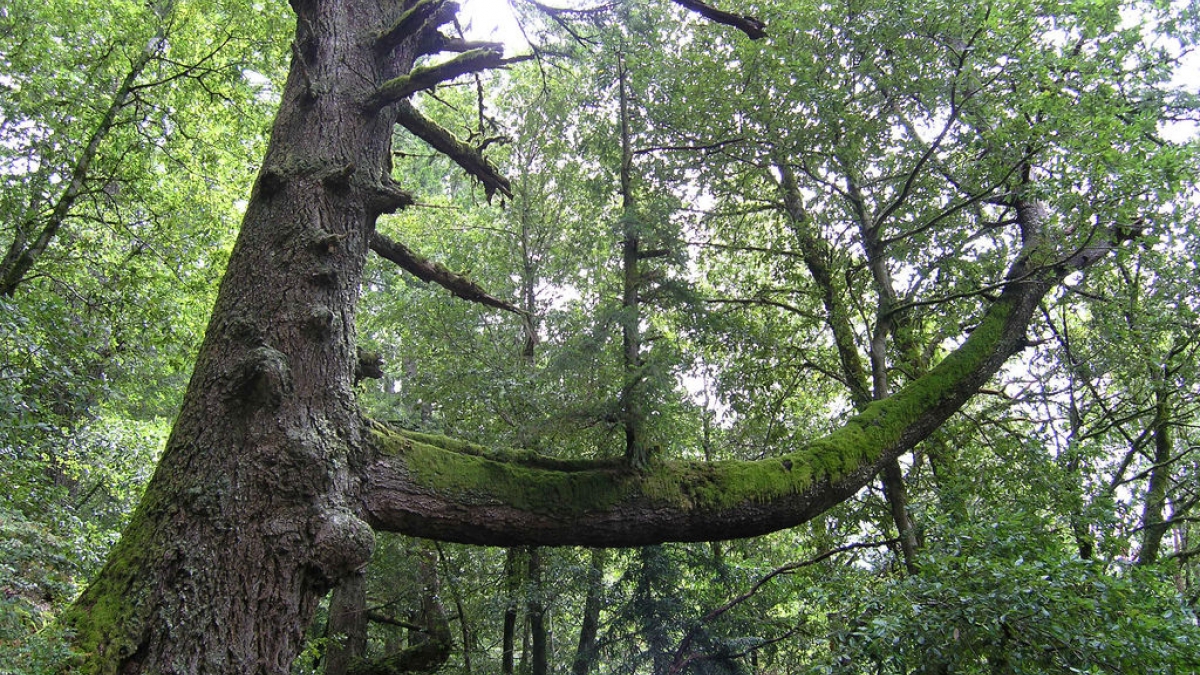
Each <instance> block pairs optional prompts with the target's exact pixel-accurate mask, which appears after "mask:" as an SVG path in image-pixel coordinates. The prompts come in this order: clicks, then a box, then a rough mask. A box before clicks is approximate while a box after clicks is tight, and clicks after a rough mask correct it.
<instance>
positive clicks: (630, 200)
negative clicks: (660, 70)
mask: <svg viewBox="0 0 1200 675" xmlns="http://www.w3.org/2000/svg"><path fill="white" fill-rule="evenodd" d="M617 69H618V73H617V87H618V88H619V91H618V95H619V96H618V99H619V100H620V114H621V221H622V225H623V227H622V233H623V234H624V241H622V242H621V271H622V283H621V309H622V317H621V340H622V347H623V350H622V353H623V355H624V356H623V358H624V362H625V363H624V366H625V386H624V387H623V388H622V390H621V422H622V425H623V426H624V428H625V459H626V461H627V462H628V463H629V465H630V466H632V467H634V468H639V469H640V468H645V467H646V465H647V463H648V462H649V457H648V455H647V453H648V448H647V447H646V440H645V439H644V438H643V437H642V436H643V434H642V403H643V402H642V400H641V399H642V391H641V390H642V386H641V385H642V372H641V367H642V356H641V351H642V336H641V300H640V298H639V290H640V287H641V273H640V270H639V262H640V260H641V233H640V231H641V226H640V224H639V223H638V219H637V200H636V199H635V197H634V194H633V138H632V132H631V131H630V128H629V115H630V113H629V92H628V87H629V82H628V72H627V71H626V70H625V61H624V59H623V58H618V62H617Z"/></svg>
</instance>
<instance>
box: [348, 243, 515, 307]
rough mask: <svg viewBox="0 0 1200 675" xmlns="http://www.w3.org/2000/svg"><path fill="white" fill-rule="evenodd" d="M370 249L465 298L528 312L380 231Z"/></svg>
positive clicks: (408, 270) (425, 279)
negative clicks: (414, 251) (423, 256)
mask: <svg viewBox="0 0 1200 675" xmlns="http://www.w3.org/2000/svg"><path fill="white" fill-rule="evenodd" d="M371 250H372V251H375V252H376V253H378V254H379V256H380V257H382V258H384V259H386V260H390V261H392V262H394V263H396V264H397V265H399V266H400V269H403V270H404V271H406V272H408V273H409V274H412V275H413V276H415V277H416V278H418V279H420V280H421V281H425V282H433V283H435V284H437V285H439V286H441V287H442V288H445V289H446V290H448V291H450V292H451V293H453V294H454V295H455V296H457V297H460V298H462V299H463V300H469V301H471V302H478V303H480V304H482V305H487V306H488V307H495V308H497V309H503V310H505V311H508V312H512V313H514V314H521V315H524V314H525V312H522V311H521V310H520V309H518V308H517V307H516V306H515V305H513V304H512V303H510V302H507V301H505V300H501V299H500V298H497V297H496V296H494V295H491V294H490V293H488V292H487V291H485V290H483V288H482V287H481V286H480V285H479V284H477V283H475V282H474V281H471V280H470V279H468V278H467V277H464V276H462V275H461V274H456V273H454V272H451V271H450V270H448V269H446V268H445V267H442V266H441V265H439V264H438V263H435V262H432V261H430V260H426V259H425V258H422V257H421V256H419V255H417V254H416V253H413V251H412V250H411V249H409V248H408V247H407V246H405V245H404V244H401V243H399V242H396V241H392V240H391V239H388V238H387V237H385V236H384V235H382V234H380V233H378V232H375V233H372V234H371Z"/></svg>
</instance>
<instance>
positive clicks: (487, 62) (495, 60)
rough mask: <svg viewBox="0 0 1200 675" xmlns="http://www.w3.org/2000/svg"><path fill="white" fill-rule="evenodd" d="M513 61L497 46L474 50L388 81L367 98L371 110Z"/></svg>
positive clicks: (414, 69)
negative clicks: (496, 47)
mask: <svg viewBox="0 0 1200 675" xmlns="http://www.w3.org/2000/svg"><path fill="white" fill-rule="evenodd" d="M509 63H512V61H511V60H508V59H505V58H504V54H503V52H501V51H498V50H496V49H493V48H490V47H489V48H485V49H472V50H470V51H467V52H463V53H461V54H459V55H458V56H455V57H454V58H452V59H450V60H449V61H445V62H443V63H439V64H437V65H435V66H418V67H416V68H413V69H412V71H411V72H409V73H408V74H407V75H401V76H400V77H397V78H394V79H391V80H388V81H387V82H384V83H383V84H382V85H380V87H379V90H378V91H376V92H375V94H374V95H373V96H372V97H371V98H370V99H368V100H367V109H368V110H380V109H381V108H383V107H385V106H388V105H391V104H392V103H396V102H398V101H403V100H404V99H406V98H408V97H409V96H412V95H413V94H415V93H417V92H418V91H422V90H425V89H432V88H434V87H436V86H437V85H439V84H441V83H442V82H446V81H449V80H453V79H454V78H456V77H461V76H463V75H466V74H468V73H477V72H479V71H481V70H488V69H490V68H499V67H501V66H504V65H507V64H509Z"/></svg>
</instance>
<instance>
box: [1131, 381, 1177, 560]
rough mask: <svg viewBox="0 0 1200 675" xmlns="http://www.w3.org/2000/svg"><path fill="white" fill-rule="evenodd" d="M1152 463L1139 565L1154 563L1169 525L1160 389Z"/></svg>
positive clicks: (1167, 440)
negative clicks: (1167, 518)
mask: <svg viewBox="0 0 1200 675" xmlns="http://www.w3.org/2000/svg"><path fill="white" fill-rule="evenodd" d="M1152 424H1153V425H1154V429H1153V431H1152V432H1151V433H1152V434H1153V436H1154V460H1153V461H1154V465H1153V466H1152V467H1151V468H1150V483H1149V485H1148V486H1147V487H1146V501H1145V505H1144V506H1143V508H1142V548H1141V550H1140V551H1138V559H1137V563H1138V564H1139V565H1153V564H1154V563H1155V562H1157V561H1158V556H1159V551H1160V550H1161V548H1162V541H1163V538H1164V537H1165V536H1166V534H1167V531H1168V530H1170V528H1171V525H1170V523H1169V522H1167V520H1166V510H1167V486H1168V484H1169V483H1170V481H1171V465H1170V460H1171V450H1172V446H1173V444H1172V441H1171V426H1170V405H1169V394H1168V392H1167V391H1166V390H1165V389H1160V390H1159V391H1158V393H1157V394H1156V397H1155V406H1154V421H1153V422H1152Z"/></svg>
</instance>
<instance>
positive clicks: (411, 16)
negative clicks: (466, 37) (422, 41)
mask: <svg viewBox="0 0 1200 675" xmlns="http://www.w3.org/2000/svg"><path fill="white" fill-rule="evenodd" d="M457 13H458V3H457V2H447V0H420V2H418V3H417V4H415V5H413V6H412V8H411V9H409V10H408V11H407V12H405V13H404V14H402V15H400V18H399V19H396V22H395V23H393V24H392V25H391V26H390V27H388V29H387V30H384V31H382V32H381V33H380V34H379V38H378V40H377V41H376V43H375V47H376V49H377V50H378V51H380V52H388V51H391V50H392V49H395V48H396V47H397V46H399V45H400V43H402V42H404V41H405V40H406V39H408V38H409V37H412V36H413V35H418V34H420V33H421V32H422V31H423V30H425V29H432V28H436V27H437V26H441V25H442V24H445V23H448V22H450V21H451V20H453V19H454V15H455V14H457Z"/></svg>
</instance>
